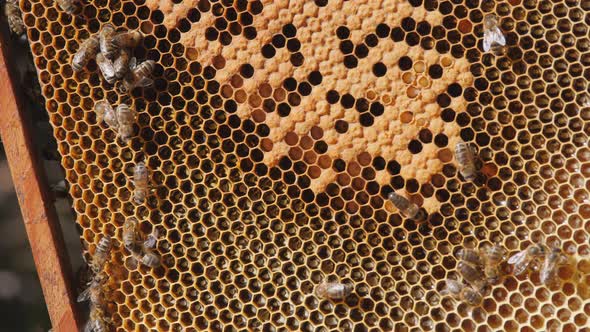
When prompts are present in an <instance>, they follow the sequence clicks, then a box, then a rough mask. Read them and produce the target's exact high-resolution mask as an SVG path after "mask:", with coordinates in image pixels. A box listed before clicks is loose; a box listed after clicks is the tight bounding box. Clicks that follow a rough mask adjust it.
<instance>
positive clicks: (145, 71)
mask: <svg viewBox="0 0 590 332" xmlns="http://www.w3.org/2000/svg"><path fill="white" fill-rule="evenodd" d="M154 68H156V62H155V61H154V60H147V61H144V62H142V63H140V64H139V65H138V66H137V67H136V68H135V70H134V71H133V73H134V74H135V75H136V76H141V77H148V76H150V75H151V74H152V72H153V71H154Z"/></svg>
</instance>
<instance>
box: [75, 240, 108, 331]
mask: <svg viewBox="0 0 590 332" xmlns="http://www.w3.org/2000/svg"><path fill="white" fill-rule="evenodd" d="M111 248H112V243H111V238H110V237H109V236H104V237H102V238H101V239H100V241H98V245H97V246H96V250H95V252H94V256H93V257H92V261H91V263H90V270H92V272H93V273H94V275H93V277H92V278H91V280H90V282H89V283H88V284H87V285H88V287H87V288H86V289H85V290H84V291H82V292H81V293H80V294H79V295H78V299H77V300H78V302H84V301H88V300H89V301H90V318H89V319H88V322H87V323H86V325H85V326H84V332H92V331H94V332H101V331H108V324H109V323H110V319H108V318H106V317H105V315H104V311H105V309H106V308H105V307H106V302H105V296H104V283H105V281H106V279H107V276H106V274H105V273H104V266H105V264H106V262H107V260H108V258H109V256H110V251H111Z"/></svg>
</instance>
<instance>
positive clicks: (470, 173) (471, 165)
mask: <svg viewBox="0 0 590 332" xmlns="http://www.w3.org/2000/svg"><path fill="white" fill-rule="evenodd" d="M455 155H456V158H457V162H458V164H459V172H460V173H461V175H462V176H463V178H464V179H465V180H467V181H473V180H475V176H476V172H477V170H476V166H475V154H474V151H473V148H472V147H471V145H470V144H469V143H465V142H463V141H459V142H457V145H455Z"/></svg>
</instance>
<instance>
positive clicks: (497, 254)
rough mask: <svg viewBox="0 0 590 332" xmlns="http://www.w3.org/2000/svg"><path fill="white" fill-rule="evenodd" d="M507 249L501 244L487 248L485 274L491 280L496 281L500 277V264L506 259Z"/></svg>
mask: <svg viewBox="0 0 590 332" xmlns="http://www.w3.org/2000/svg"><path fill="white" fill-rule="evenodd" d="M505 254H506V249H504V248H503V247H502V246H500V245H499V244H495V245H493V246H491V247H489V248H487V249H486V250H485V252H484V262H485V265H484V274H485V276H486V278H487V279H488V281H489V282H491V283H496V282H498V280H499V279H500V276H501V271H500V264H502V261H503V260H504V255H505Z"/></svg>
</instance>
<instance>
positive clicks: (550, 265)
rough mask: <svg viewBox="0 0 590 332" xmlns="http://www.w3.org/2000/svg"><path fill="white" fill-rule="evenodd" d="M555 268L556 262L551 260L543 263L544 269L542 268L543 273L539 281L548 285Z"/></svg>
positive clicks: (540, 274)
mask: <svg viewBox="0 0 590 332" xmlns="http://www.w3.org/2000/svg"><path fill="white" fill-rule="evenodd" d="M554 268H555V262H554V261H552V260H550V259H545V261H544V262H543V267H542V268H541V272H540V273H539V279H541V282H543V283H546V282H547V281H548V280H549V279H550V278H549V277H550V275H551V273H552V272H551V271H552V270H553V269H554Z"/></svg>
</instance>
